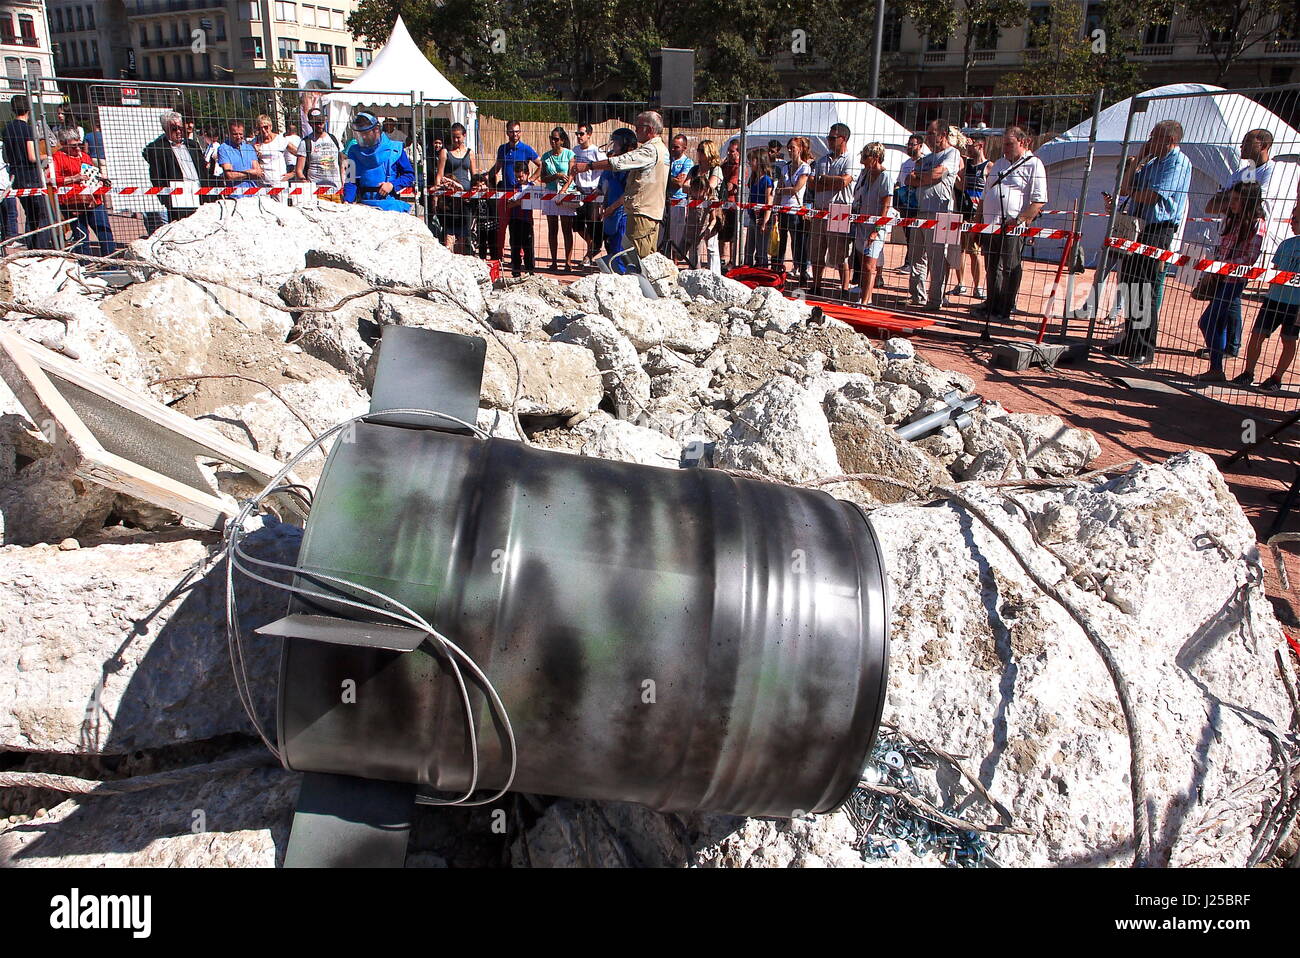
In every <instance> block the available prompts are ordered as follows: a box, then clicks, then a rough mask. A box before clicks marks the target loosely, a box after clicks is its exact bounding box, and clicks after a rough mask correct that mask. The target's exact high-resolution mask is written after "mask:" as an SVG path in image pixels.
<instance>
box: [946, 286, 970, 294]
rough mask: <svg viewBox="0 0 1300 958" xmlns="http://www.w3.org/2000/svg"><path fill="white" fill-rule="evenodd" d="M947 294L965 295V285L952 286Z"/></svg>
mask: <svg viewBox="0 0 1300 958" xmlns="http://www.w3.org/2000/svg"><path fill="white" fill-rule="evenodd" d="M948 295H949V296H965V295H966V287H965V286H954V287H953V288H952V289H950V290H948Z"/></svg>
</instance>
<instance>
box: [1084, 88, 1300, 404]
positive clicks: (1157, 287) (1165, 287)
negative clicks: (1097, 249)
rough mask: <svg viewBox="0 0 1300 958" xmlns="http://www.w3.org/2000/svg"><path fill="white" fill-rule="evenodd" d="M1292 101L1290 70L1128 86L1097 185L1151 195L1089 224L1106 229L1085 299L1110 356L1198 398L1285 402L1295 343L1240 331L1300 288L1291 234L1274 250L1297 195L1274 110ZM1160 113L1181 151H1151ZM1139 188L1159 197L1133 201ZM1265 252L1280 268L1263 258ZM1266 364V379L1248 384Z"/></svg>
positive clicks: (1293, 393)
mask: <svg viewBox="0 0 1300 958" xmlns="http://www.w3.org/2000/svg"><path fill="white" fill-rule="evenodd" d="M1264 103H1268V107H1265V106H1264V105H1263V104H1264ZM1298 109H1300V84H1293V85H1290V86H1284V87H1270V88H1260V89H1246V90H1232V91H1222V92H1216V91H1211V92H1205V93H1185V94H1179V95H1173V96H1171V95H1162V96H1142V97H1135V98H1134V99H1133V100H1132V101H1131V103H1130V104H1129V107H1128V109H1127V110H1124V111H1120V112H1119V113H1118V114H1117V115H1115V116H1114V117H1112V118H1111V123H1112V125H1113V126H1114V125H1117V124H1118V123H1120V122H1122V123H1123V130H1124V132H1123V136H1122V140H1121V141H1120V142H1119V143H1118V144H1116V145H1115V146H1114V150H1113V152H1114V154H1115V155H1114V157H1113V160H1112V159H1111V158H1110V157H1107V159H1108V161H1109V162H1111V163H1113V169H1111V170H1109V171H1108V173H1109V177H1110V180H1111V184H1110V185H1108V186H1106V190H1107V191H1108V192H1110V193H1112V194H1116V195H1121V196H1122V195H1123V194H1124V193H1125V192H1127V190H1126V188H1125V187H1126V186H1132V185H1133V184H1137V185H1138V186H1147V187H1148V188H1154V190H1155V193H1156V194H1158V195H1155V196H1153V195H1145V194H1142V193H1140V192H1139V193H1137V194H1135V195H1133V196H1131V197H1130V198H1129V200H1128V202H1127V204H1126V205H1120V204H1117V205H1115V206H1114V207H1113V209H1112V210H1111V211H1110V214H1109V216H1107V217H1105V218H1103V219H1102V222H1103V223H1104V226H1099V227H1097V228H1096V230H1095V235H1096V239H1097V240H1100V241H1102V242H1108V243H1109V245H1106V246H1104V247H1103V248H1102V251H1101V255H1100V256H1099V262H1098V266H1099V269H1098V270H1097V275H1099V276H1102V277H1104V279H1103V280H1102V282H1101V284H1100V285H1101V286H1102V289H1103V291H1102V292H1101V293H1100V294H1099V295H1098V296H1096V297H1094V301H1095V302H1094V304H1093V310H1094V312H1095V314H1096V320H1097V321H1096V335H1095V337H1094V338H1095V339H1097V341H1098V342H1101V341H1104V340H1106V339H1109V338H1111V334H1113V337H1114V338H1113V340H1112V346H1111V348H1113V349H1117V350H1118V351H1119V352H1121V353H1123V354H1124V355H1123V356H1121V358H1123V359H1125V360H1126V361H1129V362H1135V363H1137V364H1139V365H1142V366H1145V367H1147V368H1148V369H1149V370H1150V372H1151V373H1153V374H1154V375H1156V376H1157V377H1159V378H1160V379H1163V380H1164V381H1166V382H1168V383H1170V384H1171V385H1174V386H1177V387H1178V388H1180V389H1185V390H1193V391H1196V392H1197V393H1199V394H1201V395H1203V396H1205V397H1206V398H1209V399H1213V400H1217V401H1220V402H1226V403H1231V404H1234V405H1241V406H1248V407H1252V408H1254V409H1257V410H1261V411H1280V410H1284V409H1286V410H1290V409H1294V408H1295V407H1296V405H1297V402H1296V401H1297V400H1298V399H1300V371H1297V370H1296V369H1295V367H1294V366H1290V365H1289V356H1288V355H1287V353H1291V354H1293V353H1294V350H1293V349H1291V350H1286V351H1285V352H1284V347H1285V346H1286V343H1287V340H1286V339H1285V338H1283V336H1280V335H1279V334H1278V333H1277V332H1276V331H1274V332H1273V333H1272V334H1271V335H1270V336H1269V337H1268V338H1262V337H1261V338H1260V339H1258V340H1256V341H1255V342H1254V343H1252V330H1253V329H1254V328H1255V325H1256V323H1257V322H1258V321H1259V320H1260V318H1261V316H1263V317H1264V319H1265V322H1266V323H1268V324H1269V325H1270V326H1272V327H1274V329H1276V327H1277V325H1278V324H1279V321H1280V318H1281V317H1282V316H1283V315H1284V313H1288V312H1289V314H1290V315H1292V316H1294V311H1295V309H1296V308H1297V307H1289V309H1279V308H1274V307H1269V305H1268V303H1269V300H1270V299H1272V300H1278V301H1285V302H1287V303H1289V302H1292V301H1294V302H1300V276H1296V275H1292V274H1290V273H1289V272H1288V270H1296V269H1300V255H1297V253H1300V240H1295V241H1292V243H1290V244H1288V249H1289V251H1290V252H1289V255H1288V249H1284V250H1283V252H1282V255H1281V256H1280V257H1279V256H1278V247H1279V246H1281V245H1282V244H1283V243H1284V242H1285V241H1286V240H1287V238H1288V237H1291V236H1292V235H1293V232H1295V231H1294V230H1293V227H1292V225H1291V220H1292V211H1293V209H1296V208H1297V206H1298V205H1300V132H1297V131H1296V129H1295V128H1293V127H1291V126H1290V125H1288V124H1287V123H1286V122H1285V121H1283V120H1282V119H1281V117H1280V116H1278V115H1277V114H1279V113H1280V114H1283V115H1291V116H1294V115H1296V113H1297V110H1298ZM1274 111H1276V112H1274ZM1171 122H1172V123H1176V124H1177V125H1178V127H1181V142H1179V143H1178V151H1179V153H1180V154H1181V155H1182V157H1183V160H1182V161H1178V160H1177V159H1176V158H1172V157H1170V156H1165V155H1162V154H1165V153H1166V152H1167V151H1170V150H1169V143H1168V142H1167V141H1164V140H1162V138H1161V133H1160V131H1161V130H1165V129H1168V124H1170V123H1171ZM1153 131H1156V132H1155V133H1154V135H1153ZM1255 131H1263V134H1262V135H1260V134H1257V133H1256V132H1255ZM1261 151H1263V152H1261ZM1170 152H1171V151H1170ZM1130 166H1132V168H1133V169H1134V170H1135V171H1136V172H1134V173H1133V174H1132V177H1131V178H1130V177H1128V176H1126V169H1128V168H1129V167H1130ZM1126 180H1131V182H1128V183H1126ZM1237 182H1241V183H1242V186H1240V187H1237V190H1238V193H1239V196H1238V199H1237V200H1236V201H1235V202H1236V203H1237V204H1238V205H1239V207H1240V208H1241V212H1240V214H1239V215H1235V216H1234V215H1233V214H1234V207H1232V206H1231V205H1230V203H1232V202H1234V201H1233V200H1232V199H1231V194H1230V193H1228V192H1226V191H1227V190H1228V189H1229V187H1231V186H1232V185H1233V184H1234V183H1237ZM1256 187H1258V188H1256ZM1144 199H1145V200H1157V201H1158V202H1157V203H1156V204H1155V205H1152V204H1150V203H1145V204H1143V203H1138V202H1137V201H1139V200H1144ZM1261 201H1262V205H1256V204H1259V203H1260V202H1261ZM1134 213H1136V214H1137V215H1138V216H1139V218H1140V219H1141V220H1142V221H1143V222H1142V229H1141V231H1140V232H1138V233H1137V235H1136V236H1134V235H1133V232H1134V231H1133V228H1132V227H1133V224H1132V223H1130V222H1126V216H1127V215H1131V214H1134ZM1225 234H1226V235H1225ZM1106 237H1111V239H1110V240H1109V241H1106ZM1089 239H1092V236H1091V235H1090V234H1089V233H1085V241H1087V240H1089ZM1124 239H1127V240H1130V241H1132V242H1128V243H1123V242H1122V240H1124ZM1138 244H1142V247H1145V248H1142V247H1139V245H1138ZM1275 259H1278V260H1280V262H1279V263H1278V265H1281V266H1282V271H1281V272H1279V271H1278V270H1276V269H1274V268H1272V267H1274V265H1275ZM1293 328H1294V327H1293ZM1283 333H1284V334H1285V330H1284V331H1283ZM1252 345H1253V346H1254V347H1255V348H1254V349H1252ZM1293 345H1294V343H1293ZM1252 353H1254V355H1253V356H1252V355H1251V354H1252ZM1252 365H1253V368H1252ZM1214 370H1218V371H1221V376H1220V372H1215V371H1214ZM1274 375H1277V376H1278V380H1279V381H1278V383H1277V384H1276V388H1269V389H1267V390H1260V389H1257V388H1255V387H1253V386H1251V385H1249V382H1252V381H1253V382H1261V381H1266V380H1267V379H1268V378H1270V377H1272V376H1274ZM1238 378H1240V379H1241V380H1242V381H1241V382H1240V383H1234V382H1233V380H1234V379H1238ZM1224 380H1226V381H1224ZM1269 386H1270V387H1273V386H1274V384H1272V383H1270V384H1269Z"/></svg>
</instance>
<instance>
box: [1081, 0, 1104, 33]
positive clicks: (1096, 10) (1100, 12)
mask: <svg viewBox="0 0 1300 958" xmlns="http://www.w3.org/2000/svg"><path fill="white" fill-rule="evenodd" d="M1105 18H1106V5H1105V4H1103V3H1090V4H1088V12H1087V13H1086V14H1085V15H1084V18H1083V35H1084V36H1085V37H1091V36H1092V32H1093V31H1094V30H1100V29H1102V24H1103V21H1104V20H1105Z"/></svg>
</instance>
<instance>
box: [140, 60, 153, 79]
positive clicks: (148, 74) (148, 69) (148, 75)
mask: <svg viewBox="0 0 1300 958" xmlns="http://www.w3.org/2000/svg"><path fill="white" fill-rule="evenodd" d="M152 59H153V58H152V57H141V58H140V61H141V62H142V63H143V64H144V78H145V79H146V80H152V79H153V64H152V63H151V62H150V61H151V60H152Z"/></svg>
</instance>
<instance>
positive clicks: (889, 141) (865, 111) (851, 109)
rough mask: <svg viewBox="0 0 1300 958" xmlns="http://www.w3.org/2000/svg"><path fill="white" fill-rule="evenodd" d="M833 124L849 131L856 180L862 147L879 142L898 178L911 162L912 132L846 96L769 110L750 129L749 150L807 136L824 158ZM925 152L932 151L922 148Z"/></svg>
mask: <svg viewBox="0 0 1300 958" xmlns="http://www.w3.org/2000/svg"><path fill="white" fill-rule="evenodd" d="M832 123H843V124H845V125H846V126H847V127H848V128H849V134H850V135H849V150H848V155H849V162H850V166H851V168H852V170H853V175H854V176H855V177H856V176H857V171H858V170H859V169H860V166H859V164H858V156H859V154H860V153H861V152H862V148H863V147H864V146H866V145H867V144H868V143H870V142H872V141H879V142H880V143H882V144H884V147H885V168H886V169H888V170H889V172H890V174H891V175H892V176H893V177H894V178H895V179H897V177H898V171H899V168H900V167H901V166H902V165H903V161H904V160H905V159H907V138H908V137H909V136H911V135H912V131H911V130H909V129H907V128H906V127H905V126H903V125H901V124H900V123H897V122H896V121H895V120H894V119H893V118H892V117H891V116H889V114H887V113H885V112H884V111H883V110H880V109H878V108H877V107H874V106H872V105H871V104H870V103H868V102H866V101H865V100H859V99H855V98H854V97H851V96H849V95H847V94H845V93H809V94H808V95H807V96H801V97H799V98H798V99H795V100H789V101H787V102H785V103H782V104H781V105H780V106H778V107H776V108H775V109H773V110H769V111H768V112H767V113H764V114H763V115H762V116H760V117H759V118H758V119H756V120H754V121H753V122H752V123H750V124H749V126H748V127H747V128H746V130H745V148H746V150H750V149H753V148H755V147H765V146H767V143H768V141H769V140H780V141H781V145H782V146H784V145H785V143H786V141H787V140H789V138H790V137H792V136H806V137H808V140H809V142H810V143H811V145H812V151H813V156H824V155H825V154H826V153H828V152H830V150H829V148H828V146H827V144H826V134H827V133H828V132H829V131H830V128H831V124H832ZM922 152H925V153H928V152H929V150H926V149H925V148H924V147H922Z"/></svg>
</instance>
